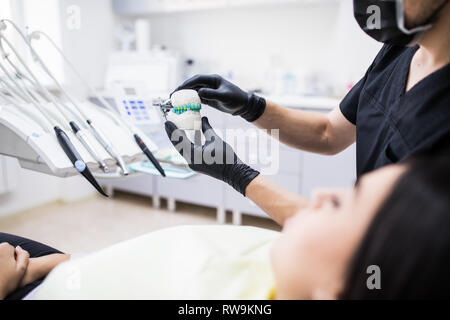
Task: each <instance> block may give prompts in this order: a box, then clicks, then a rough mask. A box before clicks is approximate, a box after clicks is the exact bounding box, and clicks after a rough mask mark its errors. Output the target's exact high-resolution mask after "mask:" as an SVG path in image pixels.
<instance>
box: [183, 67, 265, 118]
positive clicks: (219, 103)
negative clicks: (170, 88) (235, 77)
mask: <svg viewBox="0 0 450 320" xmlns="http://www.w3.org/2000/svg"><path fill="white" fill-rule="evenodd" d="M182 89H194V90H196V91H197V92H198V95H199V96H200V99H201V100H202V103H204V104H207V105H209V106H211V107H213V108H215V109H217V110H219V111H222V112H225V113H229V114H232V115H234V116H241V117H242V118H244V119H245V120H247V121H248V122H253V121H255V120H257V119H258V118H259V117H261V115H262V114H263V113H264V111H265V108H266V100H265V99H264V98H261V97H259V96H257V95H256V94H254V93H251V92H245V91H243V90H241V89H240V88H239V87H237V86H236V85H234V84H232V83H231V82H229V81H227V80H225V79H224V78H222V77H221V76H219V75H196V76H194V77H192V78H190V79H188V80H186V81H185V82H184V83H183V84H182V85H180V86H179V87H178V88H177V89H176V90H175V91H178V90H182Z"/></svg>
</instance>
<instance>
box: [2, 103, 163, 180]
mask: <svg viewBox="0 0 450 320" xmlns="http://www.w3.org/2000/svg"><path fill="white" fill-rule="evenodd" d="M43 107H45V108H46V109H47V111H48V112H49V113H50V114H52V116H53V118H54V119H55V120H60V121H58V122H59V123H64V120H63V119H59V117H60V116H59V115H58V113H56V112H55V111H54V108H52V106H49V105H44V106H43ZM80 107H81V108H82V109H83V111H84V112H85V113H86V114H88V115H89V117H90V119H92V120H93V121H95V123H96V124H97V126H98V127H99V129H101V131H103V132H104V133H105V134H106V135H107V136H108V138H109V139H110V141H112V142H113V143H114V147H115V148H116V150H117V151H118V152H119V154H120V155H121V156H122V157H123V159H124V161H125V162H126V164H131V163H135V162H139V161H143V160H145V159H146V156H145V155H144V154H143V152H142V150H141V149H140V148H139V147H138V145H137V144H136V142H135V141H133V136H132V135H131V134H130V133H129V131H128V128H126V127H124V126H123V125H121V122H120V121H118V120H117V115H115V114H113V113H112V112H110V111H108V110H106V109H104V108H101V107H98V106H96V105H94V104H92V103H90V102H87V101H86V102H83V103H80ZM23 111H25V112H23ZM42 122H44V123H45V119H43V118H42V115H41V114H40V113H39V112H38V111H37V110H36V108H34V107H33V106H30V105H22V106H21V109H20V110H19V109H18V108H16V107H14V106H10V105H0V154H3V155H6V156H10V157H14V158H17V159H18V160H19V164H20V166H21V167H22V168H25V169H29V170H33V171H38V172H42V173H46V174H50V175H54V176H58V177H70V176H75V175H77V174H78V172H77V171H76V170H75V168H74V166H73V164H72V163H71V162H70V160H69V158H68V157H67V155H66V154H65V153H64V151H63V150H62V149H61V146H60V145H59V143H58V140H57V138H56V136H55V134H54V132H53V130H52V128H50V127H48V128H44V127H43V126H42V125H41V124H40V123H42ZM61 127H62V128H63V129H64V130H65V132H66V133H67V135H68V136H69V138H70V140H71V142H72V143H73V145H74V146H75V148H76V149H77V150H78V152H79V153H80V155H81V157H82V158H83V159H84V161H85V162H86V164H87V166H88V168H89V169H90V170H91V171H92V173H93V174H94V175H95V174H96V173H100V172H102V171H101V169H100V168H99V166H98V163H97V161H96V160H95V159H93V157H92V156H91V155H90V153H89V152H88V151H87V150H86V149H85V147H84V146H83V145H82V144H81V143H80V141H79V140H78V139H77V138H76V137H75V135H74V134H73V132H72V130H70V128H68V127H67V125H61ZM133 130H134V131H135V132H136V133H138V134H139V135H140V137H142V140H143V141H144V142H145V144H146V145H147V146H148V148H149V149H150V151H152V152H154V151H156V150H157V146H156V145H155V144H154V143H153V142H152V141H151V140H150V139H149V138H148V137H147V136H145V134H144V133H143V132H142V131H141V130H139V128H137V127H134V128H133ZM86 134H87V135H89V138H90V139H89V140H90V141H91V143H92V145H93V146H94V147H95V148H96V150H98V152H99V153H100V155H101V156H102V158H103V160H104V161H105V163H106V164H107V165H108V167H109V168H110V169H111V171H113V172H119V167H118V166H117V163H116V160H115V159H113V158H112V157H111V156H110V155H109V154H108V153H107V152H106V150H104V149H103V148H102V146H101V145H100V143H99V142H98V141H97V140H96V139H95V138H94V136H93V134H92V133H91V132H90V131H88V130H87V129H86ZM117 176H120V175H119V174H118V173H117ZM110 177H114V174H111V175H110Z"/></svg>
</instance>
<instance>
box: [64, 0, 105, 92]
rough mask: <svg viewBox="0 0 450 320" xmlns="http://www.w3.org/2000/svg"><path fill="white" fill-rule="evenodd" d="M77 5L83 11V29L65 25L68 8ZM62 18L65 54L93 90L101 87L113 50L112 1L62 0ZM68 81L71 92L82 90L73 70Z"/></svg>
mask: <svg viewBox="0 0 450 320" xmlns="http://www.w3.org/2000/svg"><path fill="white" fill-rule="evenodd" d="M71 5H77V6H79V7H80V9H81V24H80V29H78V30H70V29H68V28H67V26H66V22H67V21H66V20H67V18H68V16H67V12H66V10H67V8H68V6H71ZM60 9H61V17H62V21H61V22H62V26H63V29H62V45H63V50H64V53H65V54H66V55H67V57H68V58H69V60H70V61H71V62H72V63H73V64H74V65H75V67H76V68H77V70H78V71H79V72H80V73H81V75H83V77H84V78H86V79H87V80H89V82H90V83H91V84H92V85H93V86H94V87H102V86H103V82H104V74H105V70H106V65H107V57H108V54H109V53H110V52H111V50H112V49H113V41H114V16H113V12H112V8H111V1H110V0H94V1H93V0H60ZM66 79H67V81H68V83H69V84H70V85H71V88H72V90H75V91H78V93H83V92H82V91H80V88H81V87H80V86H79V83H78V82H77V81H76V78H75V77H74V76H73V74H72V73H71V72H70V71H67V73H66Z"/></svg>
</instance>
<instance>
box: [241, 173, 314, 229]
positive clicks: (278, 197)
mask: <svg viewBox="0 0 450 320" xmlns="http://www.w3.org/2000/svg"><path fill="white" fill-rule="evenodd" d="M245 194H246V196H247V198H249V199H251V200H252V201H253V202H254V203H255V204H256V205H258V206H259V207H260V208H261V209H262V210H264V212H266V213H267V214H268V215H269V216H270V217H271V218H272V219H273V220H275V221H276V222H278V223H279V224H280V225H284V222H285V221H286V219H288V218H289V217H291V216H292V215H294V214H296V213H297V212H299V211H300V210H302V209H304V208H306V207H307V206H308V203H309V201H308V199H306V198H304V197H302V196H300V195H298V194H296V193H294V192H291V191H289V190H287V189H284V188H283V187H281V186H279V185H277V184H276V183H274V182H272V181H270V180H269V179H267V178H266V177H264V176H262V175H259V176H258V177H256V178H255V179H254V180H253V181H252V182H250V184H249V185H248V186H247V189H246V192H245Z"/></svg>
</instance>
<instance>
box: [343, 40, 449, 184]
mask: <svg viewBox="0 0 450 320" xmlns="http://www.w3.org/2000/svg"><path fill="white" fill-rule="evenodd" d="M418 48H419V47H418V46H414V47H395V46H389V45H385V46H384V47H383V48H382V49H381V51H380V52H379V53H378V55H377V57H376V58H375V61H374V62H373V63H372V65H371V66H370V68H369V70H368V71H367V73H366V75H365V76H364V78H363V79H361V80H360V81H359V82H358V83H357V84H356V86H355V87H354V88H353V89H352V90H351V91H350V92H349V93H348V95H347V96H346V97H345V98H344V100H343V101H342V103H341V105H340V108H341V111H342V113H343V115H344V116H345V117H346V118H347V119H348V120H349V121H350V122H351V123H353V124H355V125H356V135H357V138H356V142H357V145H356V153H357V174H358V176H360V175H362V174H364V173H366V172H369V171H372V170H375V169H377V168H380V167H382V166H385V165H388V164H391V163H396V162H398V161H402V160H405V159H407V158H409V157H411V156H414V155H429V154H433V155H439V156H450V64H447V65H446V66H445V67H443V68H441V69H439V70H437V71H436V72H434V73H432V74H430V75H429V76H427V77H426V78H425V79H423V80H421V81H420V82H419V83H417V84H416V85H415V86H414V87H412V88H411V89H410V90H409V91H408V92H406V93H405V90H406V85H407V81H408V75H409V68H410V64H411V61H412V58H413V56H414V54H415V53H416V51H417V50H418Z"/></svg>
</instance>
